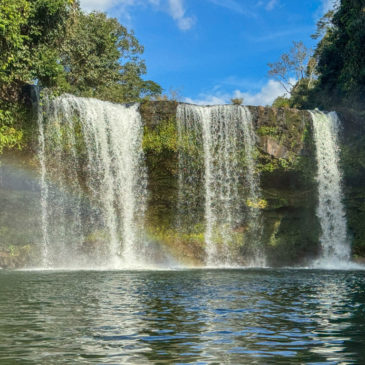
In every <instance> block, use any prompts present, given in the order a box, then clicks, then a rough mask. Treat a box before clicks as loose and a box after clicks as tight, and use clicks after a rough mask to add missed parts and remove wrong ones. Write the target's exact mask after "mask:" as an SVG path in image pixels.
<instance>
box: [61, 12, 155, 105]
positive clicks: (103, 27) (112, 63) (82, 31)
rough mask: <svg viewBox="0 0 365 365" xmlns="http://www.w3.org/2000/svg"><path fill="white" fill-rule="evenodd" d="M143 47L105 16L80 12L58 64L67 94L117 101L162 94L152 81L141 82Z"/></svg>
mask: <svg viewBox="0 0 365 365" xmlns="http://www.w3.org/2000/svg"><path fill="white" fill-rule="evenodd" d="M142 53H143V47H142V46H141V45H140V44H139V42H138V40H137V39H136V38H135V36H134V34H133V32H128V31H127V29H126V28H125V27H123V26H122V25H121V24H119V22H118V21H117V19H114V18H108V17H107V16H106V15H105V14H104V13H99V12H93V13H91V14H84V13H82V12H79V13H78V15H77V17H76V18H75V19H74V20H73V24H72V26H70V28H69V30H68V33H67V37H66V41H65V42H64V44H63V45H62V51H61V64H62V65H63V66H64V68H65V70H66V81H67V83H68V84H69V86H70V91H71V92H73V93H75V94H79V95H83V96H95V97H99V98H101V99H107V100H112V101H116V102H126V101H133V100H137V99H139V98H140V97H141V96H143V95H145V94H148V93H151V94H156V93H161V88H160V87H159V86H158V85H157V84H156V83H154V82H152V81H144V80H142V78H141V76H142V75H144V74H145V73H146V65H145V63H144V61H143V60H142V59H141V58H140V56H141V54H142Z"/></svg>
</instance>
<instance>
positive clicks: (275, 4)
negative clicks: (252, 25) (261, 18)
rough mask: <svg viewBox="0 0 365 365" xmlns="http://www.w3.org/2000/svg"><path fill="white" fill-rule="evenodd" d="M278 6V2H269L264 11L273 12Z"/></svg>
mask: <svg viewBox="0 0 365 365" xmlns="http://www.w3.org/2000/svg"><path fill="white" fill-rule="evenodd" d="M278 4H279V0H270V1H269V2H268V3H267V4H266V6H265V9H266V10H268V11H271V10H273V9H274V8H275V7H276V6H277V5H278Z"/></svg>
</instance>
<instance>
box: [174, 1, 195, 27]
mask: <svg viewBox="0 0 365 365" xmlns="http://www.w3.org/2000/svg"><path fill="white" fill-rule="evenodd" d="M169 6H170V15H171V16H172V18H173V19H174V20H175V21H176V22H177V25H178V27H179V28H180V29H181V30H188V29H190V28H191V27H192V26H193V24H194V19H193V18H192V17H186V16H185V9H184V5H183V0H169Z"/></svg>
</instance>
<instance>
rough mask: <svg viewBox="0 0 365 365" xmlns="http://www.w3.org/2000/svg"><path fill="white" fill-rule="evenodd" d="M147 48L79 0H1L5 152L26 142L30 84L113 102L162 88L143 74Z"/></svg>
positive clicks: (0, 125)
mask: <svg viewBox="0 0 365 365" xmlns="http://www.w3.org/2000/svg"><path fill="white" fill-rule="evenodd" d="M142 53H143V47H142V46H141V45H140V44H139V42H138V40H137V39H136V38H135V36H134V34H133V32H128V31H127V29H126V28H125V27H123V26H122V25H121V24H119V22H118V21H117V20H116V19H113V18H108V17H107V16H106V15H105V14H103V13H100V12H94V13H91V14H85V13H83V12H82V11H81V9H80V7H79V2H78V0H6V1H1V2H0V152H1V151H2V149H3V148H6V147H13V146H16V145H17V146H20V145H21V139H22V138H23V137H22V136H23V133H21V132H22V130H21V120H22V119H24V118H23V111H22V106H21V101H22V100H21V99H22V90H23V88H24V86H25V85H27V84H32V83H34V82H37V83H38V85H40V86H41V87H46V88H51V89H52V90H53V91H54V92H55V93H63V92H72V93H75V94H76V95H80V96H93V97H98V98H101V99H104V100H109V101H114V102H129V101H136V100H139V99H140V98H143V97H144V96H148V95H157V94H160V93H161V91H162V90H161V87H160V86H159V85H158V84H156V83H155V82H153V81H150V80H144V79H143V78H142V76H143V75H145V74H146V65H145V62H144V61H143V60H142V59H141V55H142ZM23 109H24V108H23ZM18 132H19V133H18Z"/></svg>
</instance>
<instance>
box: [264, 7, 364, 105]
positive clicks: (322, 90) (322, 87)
mask: <svg viewBox="0 0 365 365" xmlns="http://www.w3.org/2000/svg"><path fill="white" fill-rule="evenodd" d="M312 38H313V39H318V40H319V42H318V44H317V47H316V49H315V51H314V54H313V56H312V57H307V58H306V57H304V55H305V52H304V51H303V52H302V51H300V50H299V48H300V47H299V48H298V47H295V46H296V45H298V43H294V48H292V49H291V52H290V53H289V54H284V55H282V56H281V59H280V61H278V62H276V63H273V64H269V66H270V68H271V69H270V71H269V74H270V75H271V76H273V77H275V78H277V79H278V80H281V82H282V83H283V84H285V83H287V80H288V77H290V75H293V74H294V73H296V75H297V80H298V82H297V83H296V84H295V85H293V84H289V86H291V87H292V89H291V90H290V99H289V100H290V106H291V107H297V108H307V109H308V108H315V107H321V108H324V109H331V108H334V107H337V108H338V106H339V105H341V104H342V105H346V106H350V107H354V108H357V109H358V110H361V109H363V105H364V104H363V103H364V99H365V47H364V44H365V4H364V1H363V0H342V1H341V2H340V4H339V5H338V7H337V8H336V9H335V10H332V11H329V12H328V13H326V14H325V15H324V16H323V17H322V18H321V19H320V20H319V21H318V23H317V30H316V32H315V34H313V35H312ZM296 49H297V50H296ZM291 55H292V56H291ZM294 60H296V61H297V62H294ZM302 61H303V62H302ZM304 67H306V70H305V73H303V70H304ZM287 91H289V90H288V89H287Z"/></svg>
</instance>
